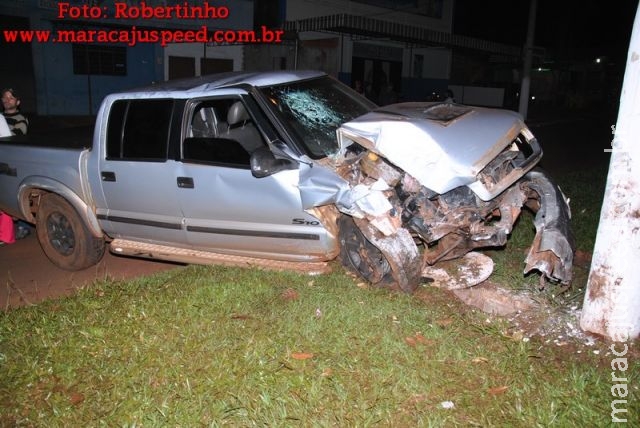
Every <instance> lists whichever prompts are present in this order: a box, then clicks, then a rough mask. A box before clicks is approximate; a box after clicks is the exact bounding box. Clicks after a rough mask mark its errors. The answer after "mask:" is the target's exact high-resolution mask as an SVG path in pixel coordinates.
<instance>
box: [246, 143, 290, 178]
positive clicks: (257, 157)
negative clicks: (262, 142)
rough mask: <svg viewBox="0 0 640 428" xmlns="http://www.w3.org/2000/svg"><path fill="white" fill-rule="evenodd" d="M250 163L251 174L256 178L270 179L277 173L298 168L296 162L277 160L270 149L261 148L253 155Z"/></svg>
mask: <svg viewBox="0 0 640 428" xmlns="http://www.w3.org/2000/svg"><path fill="white" fill-rule="evenodd" d="M250 162H251V174H253V176H254V177H256V178H262V177H268V176H269V175H273V174H275V173H276V172H280V171H285V170H289V169H297V168H298V163H297V162H296V161H292V160H290V159H280V158H276V157H275V156H274V155H273V153H272V152H271V150H269V148H268V147H260V148H259V149H257V150H255V151H254V152H253V153H251V159H250Z"/></svg>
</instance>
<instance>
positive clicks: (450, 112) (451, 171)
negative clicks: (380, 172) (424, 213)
mask: <svg viewBox="0 0 640 428" xmlns="http://www.w3.org/2000/svg"><path fill="white" fill-rule="evenodd" d="M523 128H525V125H524V122H523V120H522V117H521V116H520V115H519V114H517V113H515V112H512V111H506V110H495V109H485V108H481V107H472V106H464V105H459V104H452V103H401V104H394V105H390V106H385V107H381V108H379V109H377V110H374V111H372V112H369V113H366V114H364V115H362V116H360V117H358V118H356V119H354V120H352V121H350V122H346V123H344V124H343V125H342V126H341V127H340V128H339V129H338V141H339V143H340V146H341V147H342V148H344V147H346V146H348V145H350V144H352V143H353V142H357V143H358V144H360V145H361V146H363V147H365V148H366V149H368V150H370V151H372V152H374V153H376V154H378V155H380V156H382V157H384V158H386V159H387V160H388V161H389V162H391V163H393V164H394V165H396V166H397V167H398V168H401V169H402V170H404V171H405V172H407V173H409V174H410V175H411V176H413V177H414V178H415V179H416V180H418V181H419V182H420V184H422V185H423V186H425V187H427V188H429V189H431V190H433V191H436V192H438V193H446V192H448V191H449V190H451V189H454V188H456V187H458V186H462V185H469V184H471V183H473V182H475V181H476V176H477V174H478V172H480V170H481V169H482V168H483V167H484V166H486V165H487V163H489V162H490V161H491V160H492V159H493V158H494V157H495V156H497V155H498V154H499V153H500V152H501V151H502V150H503V149H504V148H505V147H506V146H507V145H508V144H510V143H511V141H512V140H513V139H514V138H515V137H516V136H517V135H518V134H519V133H520V132H521V130H522V129H523Z"/></svg>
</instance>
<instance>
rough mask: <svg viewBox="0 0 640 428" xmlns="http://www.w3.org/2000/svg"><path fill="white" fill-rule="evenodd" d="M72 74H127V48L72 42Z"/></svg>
mask: <svg viewBox="0 0 640 428" xmlns="http://www.w3.org/2000/svg"><path fill="white" fill-rule="evenodd" d="M72 49H73V52H72V54H73V74H91V75H105V76H126V75H127V49H126V48H125V47H121V46H101V45H85V44H73V46H72Z"/></svg>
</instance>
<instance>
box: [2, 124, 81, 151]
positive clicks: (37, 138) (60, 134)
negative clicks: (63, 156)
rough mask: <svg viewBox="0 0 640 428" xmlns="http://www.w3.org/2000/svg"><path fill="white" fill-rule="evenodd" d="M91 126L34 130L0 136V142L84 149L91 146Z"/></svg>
mask: <svg viewBox="0 0 640 428" xmlns="http://www.w3.org/2000/svg"><path fill="white" fill-rule="evenodd" d="M92 137H93V127H92V126H82V127H74V128H64V129H53V130H47V131H43V130H40V131H34V132H31V133H29V134H27V135H16V136H14V137H5V138H0V144H6V145H27V146H32V147H51V148H59V149H85V148H90V147H91V139H92Z"/></svg>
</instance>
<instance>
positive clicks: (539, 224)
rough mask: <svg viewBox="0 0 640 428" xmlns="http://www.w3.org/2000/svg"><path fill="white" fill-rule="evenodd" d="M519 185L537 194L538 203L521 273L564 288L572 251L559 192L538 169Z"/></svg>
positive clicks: (572, 241) (565, 207) (568, 214)
mask: <svg viewBox="0 0 640 428" xmlns="http://www.w3.org/2000/svg"><path fill="white" fill-rule="evenodd" d="M520 182H521V183H522V185H523V186H524V187H526V188H528V189H530V190H532V191H534V192H535V193H537V195H538V201H539V203H540V208H539V209H538V211H537V213H536V217H535V219H534V220H533V224H534V226H535V228H536V236H535V238H534V239H533V243H532V244H531V249H530V250H529V254H528V255H527V258H526V259H525V263H526V267H525V269H524V273H528V272H530V271H532V270H534V269H536V270H538V271H540V272H542V273H543V274H544V275H545V276H546V277H547V278H549V279H550V280H556V281H560V282H561V283H563V284H568V283H570V282H571V278H572V274H573V272H572V265H573V253H574V251H575V239H574V236H573V233H572V231H571V226H570V220H571V212H570V210H569V204H568V203H567V200H566V198H565V196H564V195H563V194H562V191H561V190H560V188H559V187H558V186H557V185H556V184H555V183H554V182H553V181H552V180H551V178H550V177H549V176H548V175H547V174H545V173H544V172H543V171H542V170H541V169H538V168H536V169H534V170H532V171H530V172H529V173H527V174H526V175H525V176H524V177H523V178H522V179H521V181H520Z"/></svg>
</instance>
